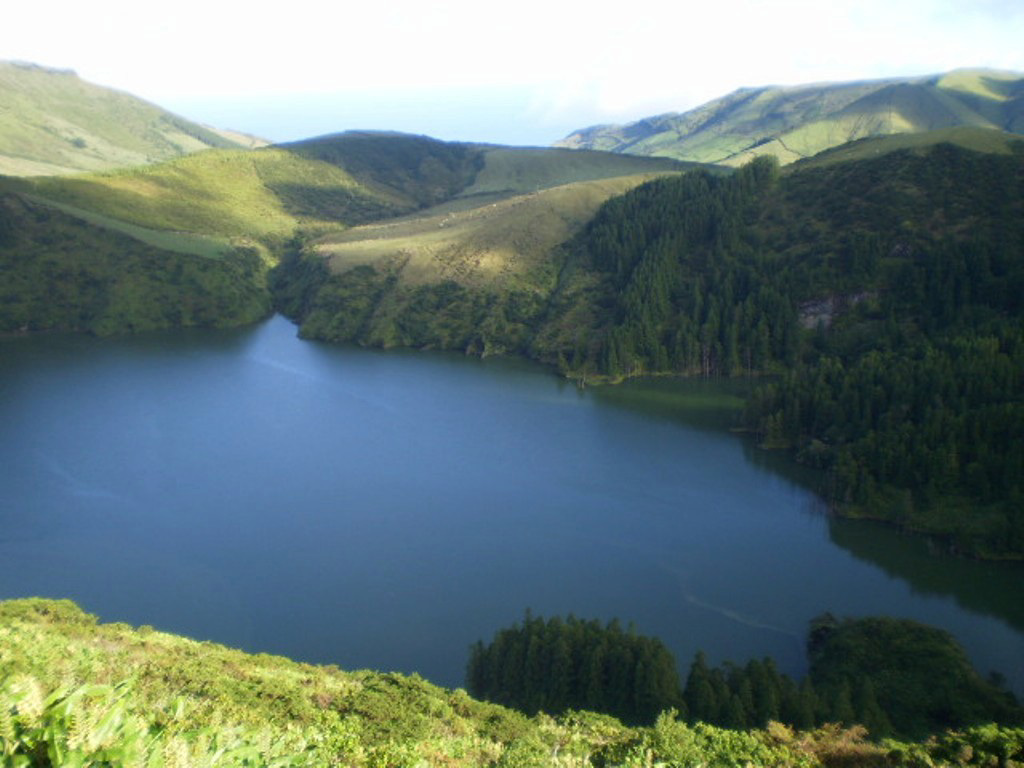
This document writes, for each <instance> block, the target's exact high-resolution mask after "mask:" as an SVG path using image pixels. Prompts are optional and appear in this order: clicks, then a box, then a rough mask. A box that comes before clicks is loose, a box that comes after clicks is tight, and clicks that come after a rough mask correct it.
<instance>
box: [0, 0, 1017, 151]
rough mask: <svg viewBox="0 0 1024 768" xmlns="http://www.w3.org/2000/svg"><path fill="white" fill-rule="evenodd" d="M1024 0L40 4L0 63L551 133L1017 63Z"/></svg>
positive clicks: (236, 97)
mask: <svg viewBox="0 0 1024 768" xmlns="http://www.w3.org/2000/svg"><path fill="white" fill-rule="evenodd" d="M1022 41H1024V1H1022V0H959V1H954V0H856V2H848V1H847V0H833V2H822V0H773V2H753V0H714V2H702V3H691V2H688V0H672V1H671V2H665V1H663V0H646V2H633V3H629V2H623V1H622V0H607V2H605V3H602V4H598V3H596V2H593V1H591V2H587V3H583V2H578V0H516V2H511V3H510V2H495V3H482V2H470V0H433V1H432V2H423V1H422V0H376V2H373V1H372V0H371V1H370V2H359V3H347V2H344V0H341V1H339V0H335V1H334V2H324V1H323V0H285V1H284V2H281V1H280V0H279V1H278V2H274V3H272V4H270V3H267V4H264V3H260V4H257V3H253V2H245V3H243V2H236V1H235V0H173V2H170V3H149V2H140V0H52V1H51V2H16V3H10V4H8V5H7V7H5V9H4V23H3V27H2V28H0V59H4V60H18V61H28V62H33V63H36V64H41V65H44V66H51V67H58V68H68V69H73V70H75V71H76V72H77V73H78V74H79V75H80V76H81V77H82V78H84V79H86V80H89V81H90V82H94V83H97V84H100V85H105V86H109V87H113V88H117V89H120V90H124V91H128V92H129V93H132V94H134V95H136V96H139V97H142V98H144V99H146V100H148V101H151V102H154V103H156V104H159V105H160V106H162V107H165V108H167V109H170V110H172V111H174V112H177V113H179V114H181V115H183V116H184V117H187V118H190V119H192V120H197V121H199V122H204V123H207V124H210V125H214V126H217V127H220V128H231V129H236V130H241V131H245V132H248V133H251V134H254V135H257V136H261V137H263V138H266V139H269V140H271V141H291V140H297V139H302V138H308V137H311V136H316V135H322V134H325V133H333V132H336V131H342V130H350V129H382V130H399V131H405V132H410V133H417V134H426V135H430V136H435V137H436V138H441V139H446V140H462V141H482V142H491V143H498V144H515V145H547V144H550V143H551V142H553V141H556V140H557V139H559V138H562V137H563V136H565V135H567V134H569V133H570V132H572V131H573V130H575V129H578V128H583V127H586V126H590V125H594V124H599V123H623V122H630V121H633V120H637V119H640V118H643V117H646V116H650V115H655V114H661V113H664V112H680V111H685V110H686V109H690V108H692V107H696V106H698V105H700V104H702V103H704V102H706V101H709V100H710V99H713V98H716V97H718V96H722V95H725V94H726V93H729V92H731V91H733V90H735V89H737V88H740V87H751V86H759V85H770V84H771V85H796V84H801V83H811V82H827V81H844V80H863V79H875V78H884V77H896V76H911V75H927V74H933V73H937V72H945V71H948V70H951V69H956V68H959V67H990V68H995V69H1009V70H1014V71H1024V42H1022Z"/></svg>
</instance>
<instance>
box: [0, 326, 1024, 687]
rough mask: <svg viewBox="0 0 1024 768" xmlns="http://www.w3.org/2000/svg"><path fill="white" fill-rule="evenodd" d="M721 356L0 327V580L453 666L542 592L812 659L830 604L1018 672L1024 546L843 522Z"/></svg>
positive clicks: (457, 673) (713, 642) (269, 636)
mask: <svg viewBox="0 0 1024 768" xmlns="http://www.w3.org/2000/svg"><path fill="white" fill-rule="evenodd" d="M738 402H739V400H738V399H737V397H736V396H735V395H734V394H731V393H730V391H729V389H728V388H722V387H715V386H713V385H709V384H707V383H704V382H690V383H685V382H684V383H676V382H665V381H657V382H649V383H643V382H641V383H635V384H629V385H623V386H622V387H618V388H605V389H594V388H590V389H586V390H583V391H581V390H578V389H577V388H576V387H575V386H573V385H572V384H569V383H567V382H565V381H562V380H560V379H559V378H557V377H556V376H554V375H553V374H551V373H550V372H549V371H546V370H545V369H543V368H540V367H537V366H534V365H532V364H529V363H526V362H523V361H516V360H505V359H487V360H479V359H476V358H469V357H465V356H462V355H452V354H443V353H419V352H394V351H392V352H381V351H376V350H363V349H357V348H349V347H341V346H331V345H324V344H319V343H313V342H306V341H301V340H299V339H298V338H297V337H296V329H295V327H294V326H293V325H292V324H291V323H289V322H288V321H286V320H284V319H283V318H281V317H274V318H272V319H270V320H268V321H267V322H265V323H262V324H260V325H259V326H256V327H253V328H248V329H244V330H234V331H181V332H175V333H162V334H147V335H140V336H131V337H120V338H108V339H97V338H91V337H85V336H74V335H63V334H61V335H44V336H35V337H23V338H7V339H2V340H0V424H2V425H3V429H2V431H0V456H2V461H0V597H4V598H7V597H23V596H30V595H40V596H47V597H70V598H72V599H74V600H75V601H77V602H78V603H79V604H80V605H81V606H82V607H83V608H85V609H86V610H88V611H90V612H92V613H96V614H98V615H99V616H100V617H101V619H102V620H104V621H127V622H129V623H132V624H136V625H138V624H151V625H153V626H155V627H156V628H158V629H163V630H167V631H172V632H176V633H181V634H185V635H189V636H192V637H195V638H198V639H209V640H214V641H217V642H220V643H225V644H227V645H231V646H237V647H241V648H244V649H247V650H252V651H264V652H269V653H276V654H284V655H287V656H290V657H293V658H296V659H300V660H304V661H311V662H323V663H334V664H337V665H339V666H341V667H343V668H348V669H355V668H364V667H368V668H374V669H381V670H398V671H403V672H412V671H416V672H419V673H420V674H422V675H423V676H424V677H426V678H427V679H429V680H432V681H434V682H437V683H440V684H442V685H446V686H460V685H462V683H463V672H464V668H465V663H466V658H467V651H468V647H469V645H470V644H471V643H473V642H475V641H476V640H478V639H483V640H485V641H487V640H489V639H490V638H491V637H492V636H493V634H494V633H495V631H497V630H498V629H499V628H502V627H505V626H508V625H511V624H513V623H514V622H516V621H518V620H520V619H521V618H522V616H523V614H524V611H525V610H526V609H528V608H529V609H530V610H532V612H533V613H534V615H540V616H551V615H554V614H561V615H567V614H570V613H572V614H574V615H576V616H578V617H582V618H599V619H602V620H605V619H610V618H612V617H618V618H619V619H620V620H622V621H623V622H624V623H626V622H634V623H635V625H636V627H637V630H638V631H639V632H641V633H643V634H649V635H655V636H658V637H660V638H661V639H662V640H663V641H664V642H665V643H666V644H667V645H668V646H669V648H670V649H671V650H672V651H674V652H675V654H676V657H677V660H678V663H679V668H680V671H681V672H682V673H683V674H684V675H685V673H686V670H687V669H688V667H689V664H690V661H691V660H692V657H693V654H694V653H695V652H696V651H697V650H698V649H704V650H706V651H707V653H708V657H709V659H710V660H711V661H712V662H715V663H717V662H720V661H723V660H733V661H737V662H743V661H745V660H747V659H749V658H752V657H762V656H772V657H774V658H775V659H776V661H777V663H778V665H779V667H780V668H781V669H782V670H783V671H785V672H788V673H790V674H792V675H801V674H803V672H804V660H803V638H804V633H805V629H806V627H807V624H808V622H809V621H810V620H811V619H812V618H813V617H814V616H816V615H818V614H820V613H822V612H823V611H826V610H828V611H831V612H832V613H834V614H836V615H837V616H863V615H879V614H885V615H892V616H901V617H908V618H913V619H917V620H920V621H924V622H927V623H930V624H934V625H936V626H940V627H943V628H945V629H947V630H949V631H950V632H952V633H953V634H954V635H955V636H956V637H957V639H958V640H959V641H960V642H961V643H963V645H964V646H965V647H966V648H967V649H968V652H969V653H970V655H971V657H972V659H973V661H974V662H975V664H976V666H977V667H978V668H979V670H980V671H982V672H983V673H987V672H988V671H990V670H993V669H994V670H998V671H1000V672H1001V673H1003V674H1004V675H1005V676H1006V677H1007V679H1008V680H1009V681H1010V683H1011V684H1012V685H1013V687H1014V688H1015V689H1016V690H1017V691H1018V692H1024V600H1022V598H1021V596H1022V595H1024V567H1021V566H1020V565H1009V564H995V563H977V562H969V561H963V560H951V559H948V558H945V557H941V556H939V555H937V554H936V553H934V552H932V551H931V550H930V549H929V547H928V545H927V543H926V542H925V541H923V540H921V539H917V538H913V537H906V536H901V535H899V534H898V533H896V532H895V531H892V530H890V529H888V528H884V527H881V526H877V525H872V524H866V523H853V522H850V521H842V520H833V519H830V518H829V517H828V516H827V515H825V514H824V513H823V508H822V505H821V503H820V501H819V500H818V499H817V498H816V497H815V495H814V494H813V493H812V492H811V491H810V490H808V486H807V484H806V483H805V482H801V481H800V479H799V477H795V476H792V475H791V474H790V473H789V472H788V471H787V470H786V468H785V467H784V466H780V465H779V463H778V457H773V456H771V455H769V454H765V453H762V452H760V451H758V450H756V449H754V448H753V447H752V446H751V445H750V443H749V441H747V440H744V439H742V438H740V437H739V436H737V435H735V434H732V433H730V432H729V431H728V429H726V428H725V427H726V425H727V424H728V422H729V419H730V417H731V416H730V414H732V413H733V409H734V407H735V405H736V404H737V403H738Z"/></svg>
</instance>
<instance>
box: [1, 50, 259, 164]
mask: <svg viewBox="0 0 1024 768" xmlns="http://www.w3.org/2000/svg"><path fill="white" fill-rule="evenodd" d="M261 143H265V142H262V140H259V139H255V138H253V137H249V136H244V135H242V134H238V133H232V132H230V131H221V130H219V129H215V128H210V127H207V126H204V125H201V124H199V123H195V122H193V121H191V120H188V119H186V118H184V117H181V116H180V115H176V114H174V113H172V112H169V111H167V110H165V109H163V108H162V107H159V106H157V105H155V104H152V103H150V102H148V101H145V100H144V99H141V98H139V97H137V96H134V95H132V94H129V93H126V92H123V91H119V90H116V89H113V88H107V87H104V86H100V85H95V84H93V83H90V82H88V81H86V80H83V79H81V78H80V77H79V76H78V75H77V74H76V73H75V72H74V71H73V70H70V69H54V68H50V67H45V66H41V65H38V64H32V63H28V62H11V61H0V174H6V175H11V176H49V175H66V174H71V173H78V172H81V171H102V170H109V169H112V168H119V167H125V166H133V165H147V164H150V163H154V162H160V161H163V160H169V159H171V158H174V157H180V156H182V155H186V154H189V153H191V152H196V151H200V150H203V149H210V148H228V147H238V148H242V147H251V146H254V145H259V144H261Z"/></svg>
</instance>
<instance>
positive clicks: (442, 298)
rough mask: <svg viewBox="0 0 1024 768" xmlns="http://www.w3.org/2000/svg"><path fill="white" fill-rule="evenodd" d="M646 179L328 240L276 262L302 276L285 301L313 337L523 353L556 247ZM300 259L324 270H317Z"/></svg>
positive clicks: (546, 194) (549, 281)
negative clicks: (300, 285) (299, 285)
mask: <svg viewBox="0 0 1024 768" xmlns="http://www.w3.org/2000/svg"><path fill="white" fill-rule="evenodd" d="M508 160H509V159H508V158H507V157H506V158H502V160H501V162H503V163H505V166H506V169H507V168H508V167H509V162H508ZM531 164H532V160H531ZM496 176H497V174H493V175H492V177H491V178H492V179H493V178H495V177H496ZM650 178H652V177H651V176H625V177H618V178H612V179H603V180H599V181H587V182H577V183H574V184H566V185H562V186H557V187H553V188H550V189H544V190H541V191H539V192H532V193H529V194H526V195H516V196H514V197H508V198H504V199H498V200H497V202H492V203H486V204H484V205H482V206H479V205H478V206H477V207H474V208H471V209H469V210H454V211H453V210H451V208H450V207H444V208H442V210H440V211H438V210H437V209H429V210H427V211H425V212H423V213H422V214H421V215H418V216H416V217H406V218H404V219H401V220H398V221H394V222H382V223H379V224H372V225H367V226H362V227H355V228H353V229H351V230H348V231H346V232H342V233H340V234H335V235H329V236H327V237H325V238H323V239H321V240H319V241H317V242H315V243H313V244H311V245H309V246H307V248H306V250H305V253H304V254H303V255H302V256H301V257H296V259H294V260H293V261H291V262H289V263H288V264H286V265H284V269H283V270H282V271H283V272H284V273H285V275H286V276H287V275H289V274H290V275H292V276H293V279H290V280H289V279H287V277H286V279H285V282H284V283H282V286H281V287H282V289H283V290H284V291H286V292H291V293H292V294H295V292H296V291H299V292H300V293H301V289H299V288H297V287H296V283H297V282H300V281H301V280H303V279H309V280H310V281H311V282H310V283H309V285H308V291H307V295H305V296H303V297H302V298H295V299H294V300H293V302H292V303H291V305H290V306H287V307H285V308H286V309H287V310H288V311H290V313H291V314H292V315H293V316H298V317H299V318H300V319H301V322H302V327H301V333H302V334H303V335H304V336H307V337H310V338H319V339H327V340H334V341H339V340H345V341H357V342H360V343H364V344H371V345H375V346H384V347H390V346H414V347H435V348H443V349H466V350H471V351H475V352H477V353H481V354H493V353H508V352H516V353H524V352H525V351H526V350H527V345H528V340H529V337H530V335H531V329H532V328H534V327H536V325H537V324H538V322H539V317H540V314H541V313H542V312H543V310H544V307H545V305H546V303H547V297H548V296H549V295H550V293H551V291H552V290H553V288H554V286H555V284H556V280H557V276H558V270H559V268H560V259H559V251H558V247H559V246H560V245H561V244H562V243H563V242H565V241H566V240H568V239H569V238H570V237H571V236H572V235H573V234H574V233H576V232H577V231H579V229H580V228H582V227H583V225H584V224H585V223H586V222H587V221H588V220H589V219H590V217H591V216H593V214H594V212H595V211H596V210H597V209H598V207H599V206H600V205H601V204H602V203H603V202H604V201H605V200H607V199H609V198H611V197H612V196H614V195H617V194H621V193H622V192H625V191H626V190H627V189H630V188H631V187H634V186H636V185H637V184H640V183H642V182H644V181H647V180H649V179H650ZM499 184H500V185H502V186H503V187H505V188H506V189H507V188H508V186H507V185H508V180H507V179H502V180H501V181H500V182H499ZM474 199H476V198H474ZM303 264H306V265H307V266H306V268H305V270H302V269H300V267H301V265H303ZM309 264H313V265H314V266H315V265H318V264H322V265H326V266H327V270H325V271H323V272H322V273H320V275H319V277H317V276H316V275H315V274H311V273H310V267H309V266H308V265H309ZM286 284H290V287H285V285H286Z"/></svg>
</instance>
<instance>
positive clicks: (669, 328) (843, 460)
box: [533, 144, 1024, 557]
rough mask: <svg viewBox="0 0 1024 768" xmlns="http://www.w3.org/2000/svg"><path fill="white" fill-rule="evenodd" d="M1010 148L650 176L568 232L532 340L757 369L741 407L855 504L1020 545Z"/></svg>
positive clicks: (954, 537) (1022, 189)
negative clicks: (571, 235)
mask: <svg viewBox="0 0 1024 768" xmlns="http://www.w3.org/2000/svg"><path fill="white" fill-rule="evenodd" d="M1022 221H1024V152H1021V151H1020V150H1019V149H1018V150H1016V151H1015V153H1014V154H1012V155H1005V156H1001V155H982V154H978V153H974V152H970V151H968V150H964V149H960V148H957V147H954V146H952V145H946V144H941V145H937V146H936V147H934V148H930V149H923V150H914V151H911V150H901V151H897V152H894V153H891V154H889V155H886V156H884V157H880V158H875V159H871V160H864V161H859V162H851V163H842V164H837V165H826V166H818V167H808V168H804V169H799V170H795V171H794V172H792V173H787V174H781V175H780V174H779V173H778V172H777V170H776V168H775V166H774V164H773V163H772V162H771V161H769V160H768V159H761V160H758V161H756V162H755V163H752V164H751V165H748V166H745V167H744V168H742V169H740V170H739V171H738V172H737V173H736V174H735V175H734V176H732V177H729V178H720V177H714V176H710V175H707V174H690V175H687V176H684V177H679V178H672V179H662V180H659V181H656V182H653V183H651V184H648V185H645V186H643V187H640V188H637V189H636V190H634V191H632V192H630V193H628V194H626V195H624V196H623V197H621V198H618V199H615V200H612V201H609V203H608V204H606V205H605V206H604V207H603V208H602V209H601V211H599V212H598V214H597V215H596V216H595V217H594V219H593V220H592V221H591V222H590V223H589V224H588V226H587V227H586V229H585V230H584V231H583V232H582V233H581V234H580V235H579V236H578V237H577V238H576V239H575V241H574V242H573V243H572V244H571V245H570V255H569V257H568V259H567V261H566V263H565V267H564V268H563V269H562V273H561V277H560V284H559V287H558V289H557V290H556V291H555V292H554V294H553V295H552V299H551V303H550V305H549V313H548V316H547V322H548V323H549V325H548V327H547V328H543V329H541V331H540V333H538V335H537V336H536V337H535V341H534V347H533V352H534V354H535V355H537V356H538V357H541V359H546V360H548V361H551V362H556V361H557V362H558V364H559V365H560V366H561V368H562V369H563V370H564V371H566V372H567V373H568V374H569V375H571V376H575V377H577V378H579V379H581V380H583V381H593V380H595V379H596V378H600V377H607V378H611V379H618V378H621V377H624V376H636V375H644V374H664V373H673V374H677V375H678V374H682V375H702V376H740V375H745V376H754V377H761V376H763V374H766V373H767V374H778V378H775V379H770V380H769V379H766V380H764V382H763V384H762V385H761V386H759V387H758V388H757V389H756V390H755V392H754V394H753V396H752V398H751V401H750V403H749V407H748V411H747V423H748V425H749V426H750V428H751V429H752V430H753V431H754V432H755V433H756V434H757V436H758V438H759V440H760V441H761V443H762V444H763V445H765V446H766V447H777V448H786V449H789V450H791V451H792V452H793V454H794V455H795V456H797V457H798V458H799V459H800V460H801V461H803V462H805V463H807V464H809V465H811V466H814V467H817V468H819V469H821V470H823V471H824V472H825V476H826V477H827V484H826V487H825V488H824V489H823V492H824V493H825V494H826V495H827V496H828V498H830V499H831V500H832V501H833V502H834V503H835V504H836V505H837V507H838V508H839V509H840V510H841V511H843V512H845V513H847V514H854V515H858V516H870V517H876V518H880V519H884V520H888V521H891V522H894V523H896V524H898V525H901V526H904V527H906V528H910V529H914V530H921V531H926V532H929V533H934V534H937V535H940V536H943V537H944V538H945V539H946V540H947V541H948V542H949V544H950V546H951V547H953V548H955V550H957V551H959V552H963V553H968V554H972V555H976V556H984V557H1020V556H1021V554H1022V553H1024V517H1022V512H1021V510H1022V507H1024V505H1022V504H1021V503H1020V498H1021V486H1020V483H1021V478H1022V477H1024V454H1022V453H1021V449H1020V446H1019V445H1018V442H1019V441H1017V440H1016V438H1015V436H1017V435H1019V434H1021V431H1022V422H1021V417H1022V416H1021V414H1022V412H1024V411H1022V408H1024V403H1022V400H1021V392H1022V391H1024V389H1022V384H1024V380H1022V375H1024V365H1022V359H1021V349H1022V348H1021V343H1020V340H1021V332H1020V328H1021V312H1022V307H1021V305H1020V300H1019V297H1020V296H1021V295H1022V288H1024V271H1022V270H1024V263H1022V262H1021V260H1020V258H1019V255H1020V253H1021V244H1022V243H1024V227H1022V224H1021V222H1022Z"/></svg>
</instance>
